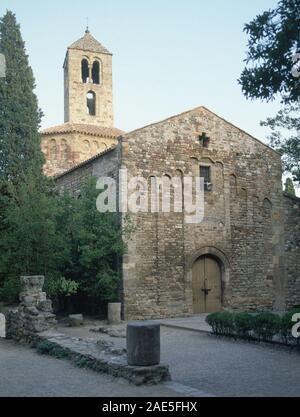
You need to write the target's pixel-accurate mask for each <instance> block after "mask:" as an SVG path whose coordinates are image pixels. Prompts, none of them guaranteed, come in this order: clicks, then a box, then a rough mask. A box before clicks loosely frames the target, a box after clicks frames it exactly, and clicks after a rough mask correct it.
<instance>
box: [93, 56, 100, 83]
mask: <svg viewBox="0 0 300 417" xmlns="http://www.w3.org/2000/svg"><path fill="white" fill-rule="evenodd" d="M92 79H93V83H94V84H100V64H99V61H94V63H93V68H92Z"/></svg>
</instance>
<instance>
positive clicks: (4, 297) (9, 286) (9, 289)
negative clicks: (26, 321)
mask: <svg viewBox="0 0 300 417" xmlns="http://www.w3.org/2000/svg"><path fill="white" fill-rule="evenodd" d="M20 289H21V284H20V279H19V278H14V277H8V278H7V280H6V281H5V282H4V284H3V286H2V287H1V288H0V301H2V302H4V303H6V304H18V302H19V293H20Z"/></svg>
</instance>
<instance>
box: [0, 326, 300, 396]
mask: <svg viewBox="0 0 300 417" xmlns="http://www.w3.org/2000/svg"><path fill="white" fill-rule="evenodd" d="M60 330H61V329H60ZM65 332H66V333H67V334H69V335H71V336H75V337H90V338H98V339H99V338H104V339H106V340H110V341H113V342H114V343H115V345H117V346H125V339H124V338H121V337H119V338H116V337H109V336H108V335H103V334H99V333H91V332H89V329H88V328H87V327H86V328H65ZM161 341H162V362H164V363H167V364H169V365H170V371H171V375H172V382H171V383H166V384H162V385H160V386H154V387H135V386H133V385H130V384H128V383H127V382H126V381H124V380H121V379H118V380H116V379H112V378H110V377H108V376H106V375H101V374H96V373H94V372H92V371H90V370H84V369H77V368H75V367H74V366H73V365H72V364H71V363H70V362H68V361H66V360H57V359H54V358H50V357H45V356H40V355H38V354H37V353H36V352H35V351H34V350H32V349H29V348H27V347H22V346H18V345H16V344H14V343H13V342H10V341H6V340H1V339H0V368H1V382H0V396H99V397H102V396H161V397H167V396H183V395H186V396H196V397H197V396H199V397H202V396H203V397H205V396H229V397H239V396H260V397H262V396H267V397H269V396H295V397H298V396H300V372H299V371H300V354H299V353H297V352H295V351H291V350H289V349H287V348H285V347H277V346H272V345H266V344H257V343H248V342H242V341H234V340H232V339H226V338H217V337H215V336H213V335H211V334H209V333H205V332H203V331H200V332H197V331H191V330H184V329H179V328H171V327H165V326H162V329H161Z"/></svg>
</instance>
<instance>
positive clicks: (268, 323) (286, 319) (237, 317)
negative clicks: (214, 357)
mask: <svg viewBox="0 0 300 417" xmlns="http://www.w3.org/2000/svg"><path fill="white" fill-rule="evenodd" d="M297 313H298V314H299V313H300V307H299V308H294V309H292V310H290V311H288V312H287V313H286V314H284V315H283V316H282V317H280V316H279V315H277V314H272V313H260V314H250V313H235V314H233V313H228V312H223V313H214V314H210V315H209V316H207V318H206V321H207V323H208V324H209V325H210V326H211V327H212V331H213V333H214V334H216V335H223V336H237V337H241V338H243V339H245V338H246V339H249V340H251V339H257V340H259V341H264V342H271V341H273V339H274V337H275V336H278V339H279V338H280V339H281V341H282V342H283V343H284V344H286V345H290V346H296V347H298V348H299V347H300V337H299V338H298V339H296V338H294V337H293V335H292V327H293V326H294V324H295V323H294V322H293V321H292V318H293V316H294V314H297Z"/></svg>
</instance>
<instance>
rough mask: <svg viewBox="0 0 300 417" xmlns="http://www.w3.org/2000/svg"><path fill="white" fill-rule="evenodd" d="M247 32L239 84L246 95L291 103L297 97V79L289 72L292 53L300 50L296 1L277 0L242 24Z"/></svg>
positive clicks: (299, 14) (299, 89)
mask: <svg viewBox="0 0 300 417" xmlns="http://www.w3.org/2000/svg"><path fill="white" fill-rule="evenodd" d="M244 31H245V32H246V33H247V34H248V35H249V43H248V55H247V58H246V68H245V69H244V70H243V72H242V75H241V78H240V80H239V83H240V84H241V86H242V90H243V93H244V94H245V96H246V97H247V98H251V99H255V98H258V99H262V100H268V101H269V100H273V99H274V98H275V96H276V95H277V94H279V95H281V99H282V102H283V103H285V104H292V103H295V102H297V100H298V99H299V96H300V78H296V77H294V76H293V74H292V69H293V56H294V54H295V53H296V52H297V48H298V52H300V0H280V1H279V3H278V5H277V7H276V8H275V9H273V10H268V11H266V12H264V13H263V14H261V15H258V16H256V18H255V19H254V20H253V21H252V22H250V23H249V24H246V26H245V28H244Z"/></svg>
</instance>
